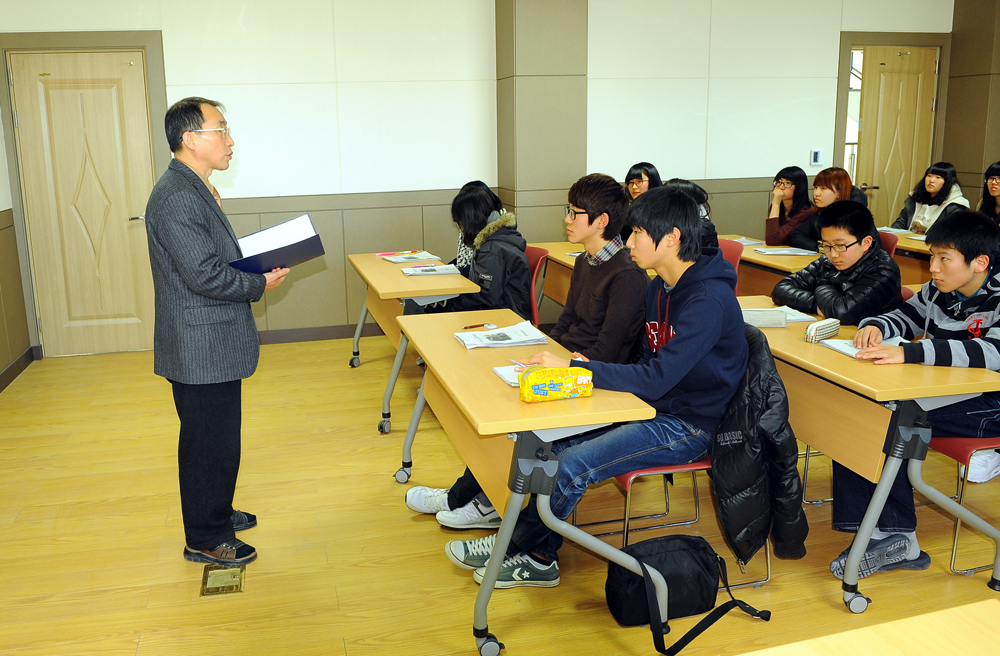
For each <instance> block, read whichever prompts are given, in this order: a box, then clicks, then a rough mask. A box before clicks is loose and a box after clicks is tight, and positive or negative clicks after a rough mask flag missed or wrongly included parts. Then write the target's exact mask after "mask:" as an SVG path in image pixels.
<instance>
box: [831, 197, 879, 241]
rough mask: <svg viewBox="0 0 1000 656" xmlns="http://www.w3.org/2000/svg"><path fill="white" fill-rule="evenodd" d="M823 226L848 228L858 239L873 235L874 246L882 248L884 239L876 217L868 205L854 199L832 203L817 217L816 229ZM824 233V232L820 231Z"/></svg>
mask: <svg viewBox="0 0 1000 656" xmlns="http://www.w3.org/2000/svg"><path fill="white" fill-rule="evenodd" d="M823 228H840V229H842V230H846V231H847V232H849V233H850V234H851V236H853V237H854V238H855V239H857V240H858V241H861V240H862V239H864V238H865V237H872V246H871V247H872V248H881V247H882V240H881V238H880V237H879V234H878V228H876V227H875V217H873V216H872V213H871V212H870V211H869V210H868V208H867V207H865V206H864V205H862V204H861V203H856V202H854V201H853V200H838V201H836V202H833V203H830V204H829V205H828V206H827V207H826V209H824V210H823V211H822V212H821V213H820V215H819V216H818V217H817V218H816V231H817V232H820V231H822V230H823ZM820 234H821V235H822V232H820Z"/></svg>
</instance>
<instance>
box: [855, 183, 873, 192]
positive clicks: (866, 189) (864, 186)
mask: <svg viewBox="0 0 1000 656" xmlns="http://www.w3.org/2000/svg"><path fill="white" fill-rule="evenodd" d="M858 189H860V190H861V191H868V190H869V189H878V185H876V186H874V187H872V186H870V185H869V184H868V183H867V182H862V183H861V186H860V187H858Z"/></svg>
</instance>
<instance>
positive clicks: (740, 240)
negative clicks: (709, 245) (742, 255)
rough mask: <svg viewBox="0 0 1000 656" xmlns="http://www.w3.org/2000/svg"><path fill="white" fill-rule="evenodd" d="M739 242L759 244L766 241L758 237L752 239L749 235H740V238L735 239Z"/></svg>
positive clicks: (746, 244) (750, 244) (747, 244)
mask: <svg viewBox="0 0 1000 656" xmlns="http://www.w3.org/2000/svg"><path fill="white" fill-rule="evenodd" d="M733 241H735V242H736V243H738V244H743V245H744V246H756V245H757V244H763V243H764V242H762V241H760V240H758V239H750V238H749V237H740V238H739V239H734V240H733Z"/></svg>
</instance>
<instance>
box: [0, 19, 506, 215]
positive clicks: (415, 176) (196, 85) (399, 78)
mask: <svg viewBox="0 0 1000 656" xmlns="http://www.w3.org/2000/svg"><path fill="white" fill-rule="evenodd" d="M0 16H3V19H2V21H0V30H2V31H5V32H14V31H36V32H38V31H44V32H55V31H81V30H123V29H148V30H162V33H163V49H164V53H163V55H164V68H165V73H166V83H167V102H168V103H171V102H174V101H176V100H179V99H180V98H183V97H185V96H189V95H199V96H204V97H207V98H212V99H215V100H219V101H221V102H222V103H223V104H224V105H225V106H226V108H227V110H228V112H227V118H228V120H229V123H230V124H231V126H232V129H233V138H234V140H235V142H236V145H235V148H234V155H235V156H234V158H233V162H232V164H231V166H230V169H229V171H226V172H220V173H216V174H215V175H213V176H212V182H213V183H214V184H215V185H216V186H217V187H219V188H220V190H221V191H222V193H223V195H224V196H225V197H228V198H245V197H255V196H287V195H310V194H336V193H356V192H372V191H401V190H413V189H441V188H455V187H460V186H461V185H462V184H464V183H465V182H467V181H469V180H471V179H477V178H478V179H481V180H483V181H485V182H486V183H487V184H490V185H496V183H497V164H496V159H497V158H496V36H495V29H494V6H493V2H492V1H491V0H407V1H406V2H401V1H399V0H365V2H357V1H356V0H282V1H281V2H269V1H266V0H242V1H241V0H214V1H213V2H203V1H202V0H127V1H126V0H88V2H79V0H46V2H37V3H29V2H23V1H21V0H0ZM157 125H159V124H157ZM0 156H2V153H0ZM5 186H6V177H4V178H3V181H0V200H2V199H3V197H4V196H3V194H4V188H5ZM8 195H9V194H8ZM7 202H8V206H9V200H8V201H7Z"/></svg>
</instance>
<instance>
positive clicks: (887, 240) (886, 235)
mask: <svg viewBox="0 0 1000 656" xmlns="http://www.w3.org/2000/svg"><path fill="white" fill-rule="evenodd" d="M878 236H879V238H880V239H881V240H882V250H884V251H885V252H886V253H888V254H889V257H892V256H893V255H895V254H896V244H898V243H899V237H897V236H896V235H894V234H892V233H891V232H882V231H881V230H879V233H878Z"/></svg>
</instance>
